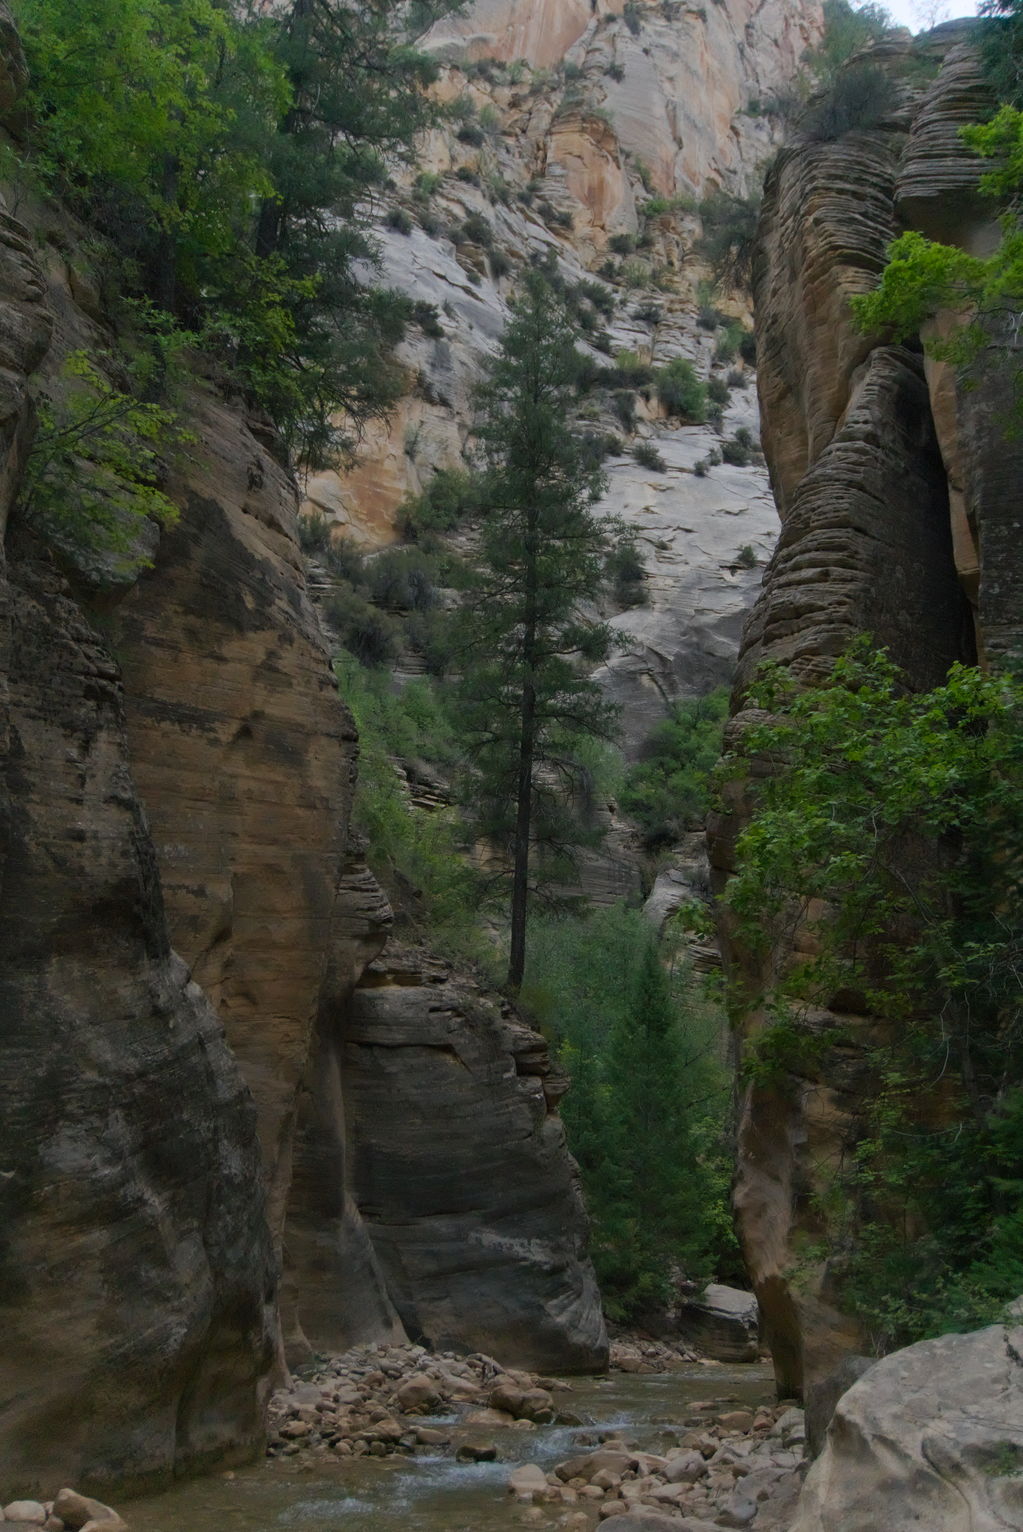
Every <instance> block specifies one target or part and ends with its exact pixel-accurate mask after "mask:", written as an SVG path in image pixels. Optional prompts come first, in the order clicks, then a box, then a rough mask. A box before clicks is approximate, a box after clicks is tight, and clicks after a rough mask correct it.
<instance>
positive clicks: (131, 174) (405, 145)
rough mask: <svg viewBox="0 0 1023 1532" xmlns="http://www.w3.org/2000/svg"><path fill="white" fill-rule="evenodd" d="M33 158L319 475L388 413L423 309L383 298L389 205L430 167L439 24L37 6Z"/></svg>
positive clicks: (150, 1) (140, 6)
mask: <svg viewBox="0 0 1023 1532" xmlns="http://www.w3.org/2000/svg"><path fill="white" fill-rule="evenodd" d="M14 9H15V12H16V17H17V20H18V22H19V25H20V27H21V29H22V32H23V36H24V38H25V43H26V48H27V52H28V57H29V63H30V67H31V74H32V85H31V89H30V92H29V97H28V103H27V104H28V114H27V122H28V137H27V144H28V149H29V159H30V161H31V163H32V165H33V166H34V167H35V168H36V169H37V170H38V171H39V172H40V173H41V175H42V177H43V179H44V181H45V182H46V183H47V184H49V185H50V186H51V187H53V188H55V189H57V190H59V191H60V193H61V194H62V195H63V196H64V197H65V198H67V199H69V200H70V202H71V203H72V205H73V206H74V208H75V210H76V211H77V212H78V213H79V214H80V215H81V216H82V217H83V218H85V219H87V220H88V221H89V222H90V223H91V224H92V225H93V227H94V228H96V229H98V230H99V231H101V232H102V233H103V234H104V235H105V236H106V237H107V238H108V239H109V241H110V243H111V248H112V249H113V250H114V251H116V253H117V256H118V257H119V259H120V262H121V271H120V273H119V281H118V285H119V287H120V288H121V289H122V290H127V291H129V292H130V291H132V290H134V292H135V293H136V295H144V296H147V297H149V298H150V299H152V300H153V302H154V303H155V304H156V306H157V307H158V308H160V309H162V310H164V311H165V312H167V313H169V314H171V315H172V316H173V317H174V319H175V320H176V321H177V322H178V323H179V324H180V325H181V326H183V327H185V328H187V329H190V330H192V331H194V332H195V334H196V336H197V337H198V339H199V341H200V343H201V346H202V348H203V350H204V351H205V352H206V353H207V355H208V356H209V357H212V358H213V359H214V361H215V367H216V373H217V376H218V378H219V379H220V380H221V381H224V382H227V383H229V384H230V385H231V386H232V387H233V388H235V389H237V388H238V387H239V385H240V386H241V387H242V389H243V390H244V392H245V393H246V394H247V396H248V397H249V399H250V400H251V401H252V402H253V403H255V404H257V405H259V406H260V407H262V408H263V409H265V410H267V411H268V412H269V413H270V414H271V416H272V417H273V419H274V421H275V422H276V424H277V425H278V426H279V428H280V429H281V430H282V432H283V434H284V436H285V439H286V442H287V445H288V447H289V448H290V449H291V451H292V452H293V454H294V455H295V456H296V457H297V458H298V459H299V460H300V461H302V462H304V463H306V464H312V463H315V462H319V461H322V460H323V459H324V458H325V457H326V456H328V455H330V454H331V453H334V452H337V451H341V450H344V449H345V448H347V447H349V446H351V445H352V443H353V442H354V440H355V439H356V438H357V436H358V433H359V430H360V428H361V426H362V424H363V422H364V421H365V420H366V419H367V418H368V417H370V416H372V415H374V414H378V413H381V412H382V411H384V410H386V409H387V408H388V407H389V406H390V405H391V404H392V403H393V402H394V400H395V398H396V397H397V396H398V394H399V393H400V392H401V390H402V388H403V386H404V375H403V373H402V371H401V369H400V368H399V367H398V366H397V365H396V363H395V361H394V358H393V348H394V345H395V343H396V341H397V340H399V339H400V338H401V335H402V333H403V331H404V325H405V322H406V319H407V318H408V316H409V313H410V311H411V305H410V304H409V303H408V302H407V301H406V300H405V299H403V298H401V297H400V296H398V295H396V294H394V293H391V292H388V291H387V290H386V289H384V288H382V287H380V286H379V285H376V284H374V282H373V281H372V280H367V277H368V276H369V274H370V273H371V272H372V268H373V264H374V261H375V250H374V246H373V243H372V240H371V238H370V237H369V234H368V232H367V231H368V221H369V207H368V199H369V198H370V197H371V195H372V192H373V190H374V189H375V188H376V187H378V186H379V185H381V184H382V182H383V180H384V177H385V170H384V163H385V159H386V158H387V157H388V156H390V155H394V154H399V153H409V152H410V149H411V144H412V141H413V138H414V136H415V134H416V133H417V132H418V131H419V129H420V128H421V127H422V126H423V125H424V124H425V123H426V121H427V120H428V118H429V115H430V110H431V109H430V107H429V104H428V101H427V97H426V94H425V86H426V85H427V84H428V83H429V81H430V80H431V79H432V78H433V77H434V73H435V65H434V64H433V63H432V62H431V61H430V60H428V59H427V58H426V57H425V56H424V55H423V54H421V53H420V52H419V51H418V50H417V49H416V48H415V46H414V28H422V27H425V26H427V25H429V23H430V20H431V19H432V18H433V16H434V15H435V12H434V11H433V10H431V8H430V7H429V6H415V7H412V8H411V9H410V8H409V7H407V6H405V5H403V4H400V3H399V0H376V3H373V4H370V5H354V4H352V5H349V4H344V3H342V0H292V3H291V4H289V5H283V6H274V7H268V6H265V5H262V4H258V3H256V0H252V4H251V5H250V6H249V7H248V8H247V9H246V7H245V6H244V5H241V6H233V5H229V4H227V3H226V0H96V3H95V4H92V3H90V4H89V5H81V4H78V3H77V0H15V6H14Z"/></svg>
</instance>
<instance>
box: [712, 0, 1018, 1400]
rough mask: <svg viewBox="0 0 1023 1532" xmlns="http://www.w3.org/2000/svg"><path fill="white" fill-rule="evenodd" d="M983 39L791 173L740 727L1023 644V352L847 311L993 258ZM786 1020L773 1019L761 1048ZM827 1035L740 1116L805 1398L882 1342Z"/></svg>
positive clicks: (744, 1193) (773, 1296)
mask: <svg viewBox="0 0 1023 1532" xmlns="http://www.w3.org/2000/svg"><path fill="white" fill-rule="evenodd" d="M969 35H970V27H969V24H962V23H951V24H948V25H946V26H944V27H939V28H937V29H936V30H935V31H934V32H933V33H931V34H928V36H927V37H926V38H925V39H922V40H919V41H918V42H917V43H916V44H912V43H911V42H910V40H909V38H908V35H904V36H903V37H902V39H901V40H899V39H896V40H895V41H893V42H891V43H886V44H885V45H883V47H881V48H880V49H878V50H876V51H875V53H874V55H873V57H874V58H875V60H876V61H877V62H878V63H879V64H880V65H881V66H882V67H883V68H884V69H885V70H886V72H887V74H888V77H889V82H890V85H891V92H890V105H889V107H888V109H887V112H886V115H885V116H884V118H883V119H882V120H881V121H880V122H878V123H876V124H874V125H872V126H871V127H870V128H869V129H861V130H853V131H849V132H847V133H845V134H844V135H843V136H841V137H839V138H837V139H833V140H831V141H824V142H821V141H811V140H810V139H809V138H807V137H804V138H802V139H800V138H799V137H798V136H797V139H796V141H795V142H794V143H793V144H792V145H791V146H790V147H788V148H786V149H785V150H783V151H782V154H781V155H780V156H779V159H778V161H777V164H776V166H775V167H774V169H773V170H772V172H771V175H770V176H769V178H768V182H767V187H766V193H765V199H764V208H763V216H762V222H761V228H760V237H759V253H758V260H757V268H756V272H755V288H756V312H757V326H758V341H759V346H758V382H759V390H760V403H761V411H762V419H763V429H764V438H763V440H764V450H765V453H766V455H767V460H768V464H769V467H770V472H771V481H772V486H773V488H774V491H775V495H776V498H777V502H778V507H779V511H780V514H781V518H782V532H781V536H780V539H779V543H778V547H777V551H776V553H775V555H774V558H773V559H772V561H771V564H770V566H769V569H768V571H767V574H766V576H765V580H764V587H763V591H762V593H761V596H760V598H759V599H758V602H757V605H756V607H755V609H754V611H753V613H752V615H751V618H750V620H749V622H748V624H747V627H746V631H745V635H744V639H743V648H742V654H741V657H740V667H739V678H738V683H737V687H736V693H735V696H736V701H737V707H738V709H739V711H738V714H737V716H736V717H735V719H734V720H733V723H732V726H731V727H732V729H733V730H735V731H739V730H741V728H742V726H743V722H744V718H745V716H747V715H745V714H744V712H743V700H742V699H743V689H744V687H745V685H746V684H747V682H748V680H749V678H750V676H751V674H752V672H753V670H754V668H755V667H756V665H757V664H758V663H759V662H760V661H762V660H765V659H772V660H776V661H779V662H781V663H782V664H784V665H786V666H787V667H789V668H790V669H791V671H792V673H793V674H794V675H795V676H797V677H798V678H799V680H800V681H801V682H803V683H805V684H807V685H811V684H814V683H815V682H817V681H819V680H821V679H823V678H824V677H825V676H826V675H827V673H828V671H829V669H830V665H831V662H832V660H833V659H834V657H835V656H836V655H837V654H838V653H840V652H841V650H842V649H843V648H844V647H845V646H846V645H847V643H848V642H849V641H850V640H851V639H853V638H855V637H856V636H857V635H859V634H862V633H868V634H871V635H872V636H873V637H874V639H876V640H877V641H878V642H879V643H880V644H882V645H884V646H886V647H887V648H888V649H889V650H890V652H891V655H892V657H893V659H894V660H895V661H896V662H897V663H898V664H899V665H900V666H902V667H903V669H904V670H905V671H906V673H907V675H908V676H909V678H910V680H911V682H912V683H913V684H914V685H915V686H918V687H919V688H921V689H925V688H928V687H931V686H934V685H936V684H939V683H940V682H941V680H942V679H943V678H944V675H945V672H946V670H947V668H948V666H949V664H950V663H951V662H952V661H954V660H957V659H958V660H963V661H967V662H968V661H971V660H972V659H973V658H974V657H975V655H976V653H977V652H978V650H979V651H980V652H981V653H982V654H985V653H987V654H993V653H995V652H997V653H999V654H1002V655H1004V654H1006V653H1007V652H1009V651H1010V650H1011V649H1013V648H1014V647H1015V648H1016V649H1018V647H1019V643H1020V622H1021V614H1023V601H1021V597H1023V590H1021V583H1023V562H1021V561H1020V559H1019V557H1018V530H1019V509H1018V496H1017V492H1016V488H1014V486H1015V487H1017V488H1018V484H1019V474H1020V470H1021V468H1023V444H1021V441H1020V438H1019V434H1018V432H1016V433H1013V432H1011V431H1009V430H1008V426H1009V421H1008V415H1007V410H1008V401H1009V400H1010V399H1011V397H1012V387H1011V384H1010V382H1009V379H1010V378H1011V377H1012V376H1014V375H1016V374H1017V373H1018V369H1019V357H1018V354H1017V353H1018V348H1019V343H1018V340H1015V339H1014V338H1010V337H1009V336H1008V334H1006V335H998V336H993V337H992V344H991V345H990V346H989V347H988V348H986V350H985V352H984V354H983V357H982V359H981V362H980V365H979V369H978V371H977V373H976V376H975V379H974V385H973V386H967V387H963V385H962V380H960V379H957V377H956V376H955V374H954V373H953V371H952V370H951V368H950V367H949V366H948V365H947V364H939V363H936V362H934V361H932V360H927V361H925V360H924V357H923V355H922V354H921V350H920V347H919V345H918V344H917V345H914V346H911V347H909V348H907V347H904V346H894V345H891V344H888V343H886V341H885V338H884V337H881V336H876V335H874V336H870V335H863V334H861V333H860V332H859V330H858V329H857V328H856V326H855V324H854V322H853V319H852V316H851V313H850V311H849V307H848V301H847V300H848V298H849V297H850V296H851V295H853V294H855V293H860V292H865V291H867V290H868V289H870V288H871V287H873V286H874V285H875V283H876V281H877V278H878V275H879V273H880V271H881V270H882V268H883V266H884V264H885V258H886V257H885V251H886V247H887V245H888V243H889V242H890V241H891V239H892V238H893V237H894V236H895V234H896V233H897V232H898V231H900V230H901V229H902V228H904V227H912V228H918V229H920V230H921V231H922V232H924V233H925V234H928V235H930V236H931V237H935V238H940V239H944V240H952V241H955V242H957V243H960V244H962V245H963V246H964V247H965V248H970V249H973V250H975V251H976V250H983V249H985V248H990V241H991V238H992V224H991V219H990V213H989V211H988V209H987V208H985V206H984V204H983V203H982V202H981V200H980V199H979V198H978V195H977V181H978V176H979V169H980V167H979V162H978V161H977V160H976V159H975V158H974V157H973V156H971V155H970V154H969V153H968V151H967V149H966V147H965V145H964V144H963V143H962V141H961V139H960V138H959V137H958V129H959V127H960V126H961V125H962V124H963V123H965V122H968V121H971V120H975V119H976V118H977V117H978V116H979V115H980V114H981V112H982V111H983V109H984V106H985V104H986V102H987V97H986V94H985V91H984V87H983V83H982V81H981V78H980V74H979V70H978V65H977V60H976V56H975V54H974V53H973V51H972V49H971V47H970V45H969ZM938 323H939V324H947V320H939V321H938ZM1014 543H1015V551H1013V545H1014ZM727 807H728V810H729V812H727V813H725V814H723V815H721V816H719V817H718V818H717V819H716V820H715V821H714V822H713V824H712V827H711V853H712V861H713V862H714V864H715V867H716V876H717V881H718V886H721V884H722V883H723V882H724V881H725V879H726V878H727V875H728V872H729V870H730V869H731V868H732V866H733V865H734V863H733V849H732V848H733V844H734V838H735V835H736V833H737V832H738V830H739V829H740V828H741V826H742V824H743V823H744V821H745V819H746V818H747V817H748V812H749V804H748V802H747V801H745V797H744V794H743V791H742V789H741V788H740V787H738V786H736V787H734V788H733V789H732V792H731V799H730V801H729V802H728V805H727ZM722 936H723V941H724V946H725V951H726V956H727V959H728V962H729V964H730V966H731V968H732V970H733V973H734V974H735V975H736V977H737V979H738V980H739V981H740V983H743V982H744V983H745V984H746V986H747V989H748V993H749V994H750V995H753V996H755V995H756V994H758V993H759V992H760V991H761V990H762V988H763V979H764V976H765V970H764V969H763V968H762V967H761V964H760V962H759V960H756V959H754V958H753V957H752V956H751V955H750V954H749V953H748V952H746V951H744V950H743V948H742V947H741V945H740V944H737V943H735V941H734V940H733V933H732V932H731V931H730V930H729V929H728V926H727V923H726V925H725V927H724V929H723V932H722ZM768 961H774V959H769V960H768ZM766 1020H767V1018H766V1017H765V1016H764V1014H763V1013H762V1012H760V1011H758V1010H757V1009H756V1008H753V1009H750V1010H749V1011H748V1012H747V1014H746V1016H745V1018H744V1021H743V1027H742V1031H743V1041H744V1042H747V1043H748V1042H749V1041H750V1040H751V1039H752V1038H754V1037H755V1036H756V1034H757V1031H758V1030H759V1029H760V1028H761V1027H762V1026H763V1025H764V1024H765V1022H766ZM813 1025H814V1028H815V1030H816V1031H817V1032H818V1033H819V1041H820V1042H821V1045H822V1046H821V1050H820V1056H819V1057H817V1056H816V1055H815V1059H814V1062H812V1063H810V1062H807V1064H806V1066H805V1068H803V1067H800V1069H799V1071H798V1072H796V1073H792V1074H790V1075H789V1076H788V1077H787V1078H786V1079H785V1080H784V1081H783V1082H780V1083H779V1084H777V1085H773V1086H771V1087H768V1086H766V1085H764V1084H756V1083H752V1084H748V1085H747V1086H746V1088H745V1091H744V1095H743V1098H742V1104H741V1117H740V1124H739V1168H738V1179H737V1185H736V1193H735V1197H736V1209H737V1216H738V1222H739V1229H740V1235H741V1239H742V1244H743V1249H744V1253H745V1255H746V1259H747V1262H748V1264H749V1268H750V1273H751V1276H752V1278H753V1280H754V1285H755V1287H756V1290H757V1293H758V1296H759V1298H760V1302H761V1307H762V1312H763V1315H764V1321H765V1327H766V1331H767V1336H768V1339H769V1341H770V1344H771V1347H772V1351H773V1354H774V1359H775V1368H776V1372H777V1375H778V1381H779V1387H780V1388H781V1390H782V1392H783V1393H799V1392H801V1391H802V1389H803V1388H804V1387H805V1386H806V1385H807V1384H809V1383H810V1382H812V1381H814V1380H815V1379H816V1378H818V1377H820V1376H821V1375H823V1374H825V1373H827V1372H828V1371H829V1370H830V1368H831V1367H832V1366H833V1364H834V1363H835V1362H836V1361H837V1360H838V1358H839V1357H840V1356H841V1355H842V1354H843V1353H844V1352H847V1351H849V1350H851V1349H856V1348H857V1346H858V1345H861V1344H862V1337H860V1336H859V1335H858V1334H857V1331H856V1327H855V1325H854V1324H853V1323H852V1321H851V1320H850V1319H849V1318H848V1316H847V1315H846V1314H845V1313H844V1312H843V1310H842V1305H841V1297H840V1293H839V1292H838V1291H837V1289H836V1284H835V1281H834V1279H833V1274H832V1273H831V1271H830V1270H829V1268H828V1265H827V1263H823V1264H822V1263H821V1261H820V1260H819V1259H818V1258H816V1257H815V1256H814V1255H813V1254H812V1252H813V1251H814V1250H815V1249H817V1248H819V1246H820V1239H821V1235H822V1233H825V1232H826V1229H825V1225H824V1222H823V1220H824V1219H826V1216H827V1215H826V1214H825V1213H824V1212H822V1208H823V1207H824V1206H825V1202H826V1199H825V1198H824V1197H823V1196H822V1194H823V1193H824V1192H825V1191H826V1188H827V1185H828V1182H829V1177H830V1176H831V1175H832V1174H833V1173H834V1171H835V1170H836V1169H837V1168H838V1167H839V1166H840V1165H841V1164H842V1163H843V1160H844V1159H845V1157H846V1156H847V1155H848V1154H849V1153H850V1152H851V1150H852V1148H853V1147H854V1145H855V1142H856V1139H857V1135H858V1131H859V1129H860V1124H861V1109H862V1103H863V1100H864V1093H865V1092H867V1091H869V1090H870V1089H872V1085H871V1081H870V1076H869V1073H868V1070H867V1068H866V1063H865V1050H866V1048H867V1047H869V1045H870V1044H871V1043H872V1042H874V1041H876V1039H877V1033H876V1023H875V1022H874V1021H873V1020H872V1019H871V1018H870V1017H868V1016H855V1015H849V1014H848V1013H847V1012H845V1011H843V1012H842V1013H841V1014H840V1015H839V1012H838V1009H837V1007H836V1010H834V1011H830V1012H829V1011H826V1010H825V1011H821V1012H820V1013H819V1014H818V1015H815V1017H814V1018H813ZM832 1033H833V1034H835V1035H834V1037H833V1039H832V1040H830V1041H829V1034H832Z"/></svg>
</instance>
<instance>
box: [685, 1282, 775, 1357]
mask: <svg viewBox="0 0 1023 1532" xmlns="http://www.w3.org/2000/svg"><path fill="white" fill-rule="evenodd" d="M678 1327H679V1330H680V1332H681V1333H682V1335H684V1336H685V1338H686V1340H688V1341H692V1342H693V1344H694V1345H695V1346H698V1347H699V1348H700V1350H701V1351H703V1352H704V1353H705V1354H706V1355H707V1356H709V1357H714V1358H715V1360H716V1361H719V1362H755V1361H756V1359H757V1357H758V1355H759V1354H760V1345H759V1335H760V1315H759V1310H758V1308H757V1300H756V1298H755V1297H754V1296H753V1294H752V1293H747V1292H744V1291H743V1289H742V1288H740V1287H726V1286H725V1285H724V1284H723V1283H721V1282H709V1283H708V1284H707V1286H706V1287H705V1288H704V1290H703V1292H702V1293H701V1294H700V1296H699V1297H698V1298H693V1299H691V1300H690V1301H689V1302H688V1303H684V1304H683V1305H682V1307H681V1308H680V1310H679V1316H678Z"/></svg>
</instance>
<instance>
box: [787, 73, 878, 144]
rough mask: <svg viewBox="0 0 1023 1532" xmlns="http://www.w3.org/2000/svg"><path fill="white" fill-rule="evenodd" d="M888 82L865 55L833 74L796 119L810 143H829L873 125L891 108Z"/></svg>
mask: <svg viewBox="0 0 1023 1532" xmlns="http://www.w3.org/2000/svg"><path fill="white" fill-rule="evenodd" d="M891 99H892V86H891V81H890V80H889V78H888V76H887V75H886V74H885V72H884V70H883V69H881V68H879V67H878V65H877V64H872V63H871V62H870V61H869V59H867V60H864V61H863V62H862V63H857V64H850V65H848V66H847V68H845V69H843V70H842V71H841V72H840V73H839V74H836V75H835V77H834V79H833V80H831V81H830V82H829V84H828V86H827V88H826V89H825V90H824V91H823V92H822V94H821V95H819V96H816V97H815V98H814V99H813V100H812V101H811V102H810V103H809V105H808V106H807V108H806V111H805V112H804V113H803V115H802V117H801V118H800V121H799V126H800V130H801V131H802V133H803V134H804V135H805V136H806V137H807V138H809V139H810V140H811V141H812V142H814V143H832V142H835V141H836V140H837V139H839V138H844V137H845V135H846V134H847V133H852V132H855V131H856V130H858V129H866V128H873V127H876V126H877V124H878V123H879V122H881V121H882V119H883V118H884V117H885V115H886V113H888V112H889V111H890V110H891Z"/></svg>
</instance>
